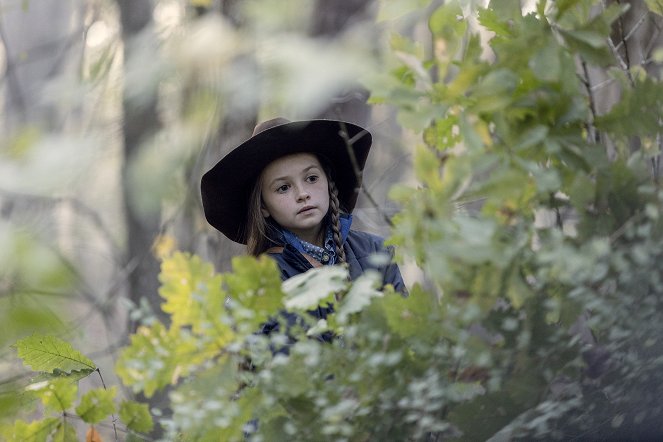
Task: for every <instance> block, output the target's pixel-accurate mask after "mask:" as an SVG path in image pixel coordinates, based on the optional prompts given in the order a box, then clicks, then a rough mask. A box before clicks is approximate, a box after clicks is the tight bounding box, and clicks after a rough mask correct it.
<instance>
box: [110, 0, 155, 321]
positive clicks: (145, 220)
mask: <svg viewBox="0 0 663 442" xmlns="http://www.w3.org/2000/svg"><path fill="white" fill-rule="evenodd" d="M117 4H118V6H119V8H120V20H121V25H122V36H123V41H124V61H125V67H126V66H129V65H131V63H132V61H133V57H135V54H136V53H137V52H139V51H140V52H141V53H144V48H141V47H140V46H139V45H141V44H150V43H153V42H154V36H152V35H151V32H152V26H151V25H152V2H151V1H150V0H118V1H117ZM122 110H123V121H124V124H123V142H124V160H125V166H124V167H123V168H122V171H123V172H122V173H123V177H122V178H123V180H122V186H123V189H122V190H123V197H124V209H125V219H126V228H127V255H126V263H127V264H126V265H127V266H128V268H129V269H130V270H131V274H130V276H129V298H130V299H131V300H132V301H133V302H134V304H135V305H140V304H141V299H145V300H147V301H148V303H149V305H150V307H151V309H152V311H153V312H154V313H155V314H156V315H157V317H158V318H159V319H160V320H162V321H165V320H166V319H167V318H166V316H165V315H164V314H163V313H162V312H161V308H160V303H161V301H160V299H159V296H158V280H157V277H158V273H159V264H158V262H157V260H156V258H155V257H154V255H153V253H152V244H153V242H154V239H155V238H156V236H157V234H158V232H159V223H160V215H159V214H158V213H149V214H146V213H144V212H141V211H140V210H139V208H137V207H135V206H134V205H132V197H131V192H139V191H140V189H133V188H131V185H130V182H129V180H128V177H127V175H126V174H127V170H128V168H127V167H126V166H127V165H128V164H130V162H131V161H132V159H133V158H134V156H135V155H136V154H137V153H138V150H139V148H140V147H141V145H142V143H144V142H145V141H147V140H148V139H149V138H150V137H152V136H153V135H154V133H155V132H156V131H157V130H158V129H159V119H158V115H157V91H156V87H155V88H154V90H143V91H141V96H140V99H136V97H135V96H134V95H133V94H128V93H127V85H126V84H125V93H124V98H123V101H122ZM130 328H134V324H130Z"/></svg>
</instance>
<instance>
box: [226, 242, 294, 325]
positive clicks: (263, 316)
mask: <svg viewBox="0 0 663 442" xmlns="http://www.w3.org/2000/svg"><path fill="white" fill-rule="evenodd" d="M232 267H233V272H232V273H230V274H228V275H226V276H225V282H226V286H227V287H228V292H229V293H228V294H229V296H230V298H231V300H232V303H231V306H233V312H234V314H235V317H238V316H240V317H241V319H242V320H243V323H242V326H243V327H244V330H242V331H244V332H248V333H253V332H254V331H255V330H256V329H257V327H258V326H259V324H261V323H263V322H265V321H266V320H267V318H269V317H270V316H272V315H274V314H276V313H277V312H278V311H279V310H280V309H281V308H282V307H283V303H282V299H283V292H282V291H281V274H280V272H279V270H278V266H277V265H276V261H274V260H273V259H272V258H270V257H268V256H266V255H263V256H260V257H259V258H257V259H256V258H254V257H252V256H238V257H235V258H233V260H232ZM237 307H241V308H242V310H241V311H239V310H237Z"/></svg>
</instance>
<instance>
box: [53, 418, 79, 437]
mask: <svg viewBox="0 0 663 442" xmlns="http://www.w3.org/2000/svg"><path fill="white" fill-rule="evenodd" d="M53 442H79V439H78V434H77V433H76V426H75V425H74V423H73V422H71V421H67V420H65V419H63V420H62V421H61V423H60V425H59V426H58V429H57V430H56V431H55V434H53Z"/></svg>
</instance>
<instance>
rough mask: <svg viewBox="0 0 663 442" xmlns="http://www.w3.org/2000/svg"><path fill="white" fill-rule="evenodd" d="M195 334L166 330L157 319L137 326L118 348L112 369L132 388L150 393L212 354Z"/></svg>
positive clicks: (172, 381)
mask: <svg viewBox="0 0 663 442" xmlns="http://www.w3.org/2000/svg"><path fill="white" fill-rule="evenodd" d="M199 345H200V341H199V340H197V339H195V337H193V336H191V335H190V334H187V333H186V332H184V331H183V332H181V333H179V334H178V333H168V330H166V328H165V327H164V325H163V324H161V323H160V322H155V323H154V324H152V326H151V327H139V328H138V330H136V333H134V334H133V335H132V336H131V344H130V345H129V346H128V347H126V348H124V349H123V350H122V353H121V354H120V357H119V359H118V361H117V365H116V369H115V370H116V373H117V375H118V376H119V377H120V379H122V382H124V384H125V385H127V386H130V387H132V389H133V391H134V392H139V391H142V392H144V394H145V396H147V397H151V396H152V395H153V394H154V392H155V391H157V390H160V389H162V388H163V387H165V386H166V385H169V384H175V383H177V382H178V381H179V378H180V376H186V375H187V374H188V373H189V372H190V370H191V369H192V368H193V367H195V366H196V365H197V364H200V363H202V362H203V361H205V360H207V359H209V358H211V357H213V356H214V355H215V354H216V353H217V352H218V349H214V348H212V349H207V348H203V349H201V348H200V346H199Z"/></svg>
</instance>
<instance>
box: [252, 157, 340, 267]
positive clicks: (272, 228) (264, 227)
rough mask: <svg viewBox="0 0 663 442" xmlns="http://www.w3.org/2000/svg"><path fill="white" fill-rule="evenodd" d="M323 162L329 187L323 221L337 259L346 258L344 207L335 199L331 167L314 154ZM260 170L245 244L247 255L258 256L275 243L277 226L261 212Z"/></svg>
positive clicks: (335, 190)
mask: <svg viewBox="0 0 663 442" xmlns="http://www.w3.org/2000/svg"><path fill="white" fill-rule="evenodd" d="M316 157H317V158H318V161H320V164H321V165H322V168H323V171H324V173H325V175H326V176H327V183H328V188H329V211H328V212H327V216H326V217H325V218H324V219H323V222H325V220H327V222H329V225H330V226H331V228H332V234H333V237H334V245H335V246H336V257H337V258H338V259H337V263H343V262H346V257H345V250H343V238H342V237H341V219H340V214H341V213H342V211H343V209H344V208H343V207H341V204H340V202H339V199H338V189H337V188H336V183H335V182H334V179H333V175H332V170H331V168H330V167H329V165H328V162H326V161H324V158H321V157H320V156H317V155H316ZM262 180H263V178H262V173H261V174H260V176H259V177H258V179H256V182H255V184H254V186H253V189H252V190H251V195H250V197H249V208H248V213H247V230H246V247H247V252H248V253H249V254H250V255H253V256H258V255H260V254H261V253H265V252H266V251H267V250H268V249H269V248H270V247H272V246H274V245H277V244H278V241H279V240H278V235H277V232H278V227H277V226H276V225H275V224H276V222H275V221H273V218H272V217H269V218H265V217H264V216H263V214H262V210H261V209H262V208H263V207H264V204H263V201H262Z"/></svg>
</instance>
